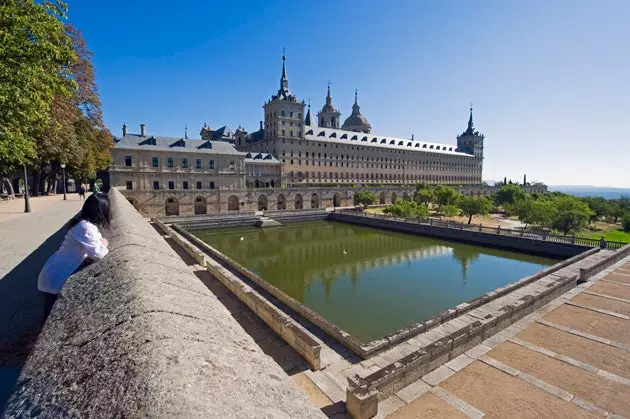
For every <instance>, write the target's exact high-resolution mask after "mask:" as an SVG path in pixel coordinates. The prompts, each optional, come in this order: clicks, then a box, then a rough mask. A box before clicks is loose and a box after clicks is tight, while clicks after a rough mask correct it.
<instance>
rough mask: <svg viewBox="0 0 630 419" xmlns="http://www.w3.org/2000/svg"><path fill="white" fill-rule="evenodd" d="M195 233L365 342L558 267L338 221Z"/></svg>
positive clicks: (519, 256) (505, 253) (520, 256)
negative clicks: (536, 273) (546, 269)
mask: <svg viewBox="0 0 630 419" xmlns="http://www.w3.org/2000/svg"><path fill="white" fill-rule="evenodd" d="M192 233H193V234H195V235H196V236H197V237H199V238H200V239H202V240H203V241H204V242H206V243H208V244H209V245H211V246H213V247H214V248H215V249H217V250H219V251H221V252H222V253H224V254H226V255H228V256H229V257H231V258H232V259H234V260H236V261H237V262H239V263H240V264H242V265H243V266H245V267H247V268H248V269H250V270H251V271H254V272H256V273H257V274H259V275H260V276H261V277H263V278H264V279H265V280H266V281H268V282H270V283H271V284H273V285H275V286H276V287H278V288H280V289H281V290H283V291H284V292H285V293H287V294H288V295H290V296H291V297H293V298H295V299H296V300H298V301H300V302H301V303H302V304H305V305H306V306H308V307H310V308H311V309H312V310H314V311H316V312H317V313H319V314H320V315H321V316H323V317H325V318H326V319H328V320H329V321H331V322H332V323H334V324H336V325H338V326H339V327H341V328H343V329H344V330H346V331H347V332H348V333H350V334H352V335H354V336H355V337H356V338H357V339H359V340H360V341H362V342H369V341H371V340H374V339H377V338H381V337H383V336H386V335H388V334H390V333H393V332H395V331H396V330H398V329H401V328H403V327H405V326H408V325H409V324H411V323H413V322H416V321H421V320H423V319H425V318H427V317H430V316H432V315H434V314H437V313H440V312H442V311H444V310H446V309H448V308H452V307H455V306H456V305H458V304H460V303H462V302H464V301H468V300H471V299H473V298H475V297H479V296H480V295H483V294H485V293H486V292H488V291H491V290H493V289H496V288H499V287H501V286H503V285H505V284H507V283H510V282H513V281H516V280H518V279H520V278H522V277H524V276H527V275H530V274H532V273H534V272H536V271H538V270H540V269H543V268H544V267H545V266H548V265H551V264H553V263H556V262H557V260H555V259H549V258H544V257H538V256H531V255H526V254H520V253H515V252H509V251H504V250H496V249H491V248H487V247H480V246H471V245H467V244H461V243H455V242H450V241H444V240H437V239H433V238H428V237H421V236H415V235H410V234H403V233H396V232H390V231H385V230H379V229H374V228H369V227H361V226H356V225H351V224H345V223H340V222H334V221H314V222H304V223H294V224H288V225H285V226H282V227H273V228H255V227H246V228H230V229H207V230H193V231H192Z"/></svg>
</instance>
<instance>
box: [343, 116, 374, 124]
mask: <svg viewBox="0 0 630 419" xmlns="http://www.w3.org/2000/svg"><path fill="white" fill-rule="evenodd" d="M343 124H344V125H353V126H354V125H370V123H369V122H368V120H367V119H366V118H365V116H363V115H361V114H358V115H350V116H349V117H347V118H346V120H345V122H344V123H343Z"/></svg>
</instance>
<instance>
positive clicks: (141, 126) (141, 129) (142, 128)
mask: <svg viewBox="0 0 630 419" xmlns="http://www.w3.org/2000/svg"><path fill="white" fill-rule="evenodd" d="M145 128H146V125H144V124H140V136H141V137H144V133H145Z"/></svg>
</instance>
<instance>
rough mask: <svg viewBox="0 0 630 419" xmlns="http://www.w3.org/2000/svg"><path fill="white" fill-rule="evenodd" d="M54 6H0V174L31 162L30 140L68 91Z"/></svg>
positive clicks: (61, 11) (63, 39)
mask: <svg viewBox="0 0 630 419" xmlns="http://www.w3.org/2000/svg"><path fill="white" fill-rule="evenodd" d="M66 10H67V8H66V5H65V3H64V2H62V1H60V0H48V1H38V2H35V1H34V0H4V1H2V2H1V3H0V110H1V111H0V168H2V169H0V170H2V171H3V172H5V173H2V174H4V175H6V174H8V173H7V172H11V171H13V170H14V169H15V168H16V167H17V166H20V165H22V164H24V163H28V162H30V161H32V159H33V158H34V157H35V156H36V148H35V144H34V142H33V140H32V138H33V134H34V131H35V129H36V128H37V127H40V126H45V125H47V123H48V119H49V115H50V110H51V106H52V104H53V99H54V98H55V96H58V95H61V96H63V95H67V94H69V92H70V91H71V89H72V88H73V87H74V81H73V80H72V78H71V77H69V70H68V66H69V64H70V63H71V62H72V61H73V60H74V57H75V56H74V52H73V50H72V43H71V40H70V38H69V37H68V35H67V34H66V33H65V31H64V26H63V23H62V20H63V19H64V18H65V13H66Z"/></svg>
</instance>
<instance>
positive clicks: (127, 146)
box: [114, 134, 244, 156]
mask: <svg viewBox="0 0 630 419" xmlns="http://www.w3.org/2000/svg"><path fill="white" fill-rule="evenodd" d="M114 142H115V144H114V148H118V149H123V150H156V151H171V152H175V153H177V152H180V153H181V152H188V153H204V154H229V155H235V156H236V155H241V156H242V155H243V154H244V153H241V152H240V151H237V150H236V149H235V148H234V145H233V144H231V143H228V142H225V141H204V140H197V139H195V140H193V139H190V138H189V139H184V138H177V137H162V136H155V135H145V136H144V137H141V136H140V135H138V134H127V135H125V136H124V137H114Z"/></svg>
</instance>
